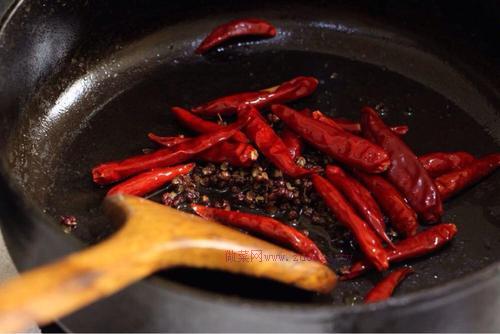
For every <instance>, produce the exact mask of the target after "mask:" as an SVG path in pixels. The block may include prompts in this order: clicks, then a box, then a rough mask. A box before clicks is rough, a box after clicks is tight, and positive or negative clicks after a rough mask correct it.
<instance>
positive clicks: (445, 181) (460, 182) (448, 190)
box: [435, 153, 500, 199]
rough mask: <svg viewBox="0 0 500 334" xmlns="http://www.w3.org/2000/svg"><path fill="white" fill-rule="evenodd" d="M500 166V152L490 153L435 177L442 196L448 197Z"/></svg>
mask: <svg viewBox="0 0 500 334" xmlns="http://www.w3.org/2000/svg"><path fill="white" fill-rule="evenodd" d="M498 167H500V153H495V154H490V155H487V156H484V157H482V158H480V159H477V160H475V161H473V162H471V163H470V164H469V165H467V166H465V167H463V168H461V169H458V170H455V171H453V172H450V173H447V174H443V175H441V176H439V177H437V178H436V179H435V182H436V185H437V188H438V189H439V193H440V194H441V198H443V199H448V198H450V197H452V196H454V195H456V194H457V193H458V192H460V191H462V190H463V189H465V188H466V187H468V186H470V185H472V184H474V183H476V182H477V181H479V180H480V179H482V178H483V177H485V176H487V175H489V174H491V173H492V172H493V171H495V170H496V169H497V168H498Z"/></svg>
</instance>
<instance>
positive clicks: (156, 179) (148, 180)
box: [107, 163, 195, 196]
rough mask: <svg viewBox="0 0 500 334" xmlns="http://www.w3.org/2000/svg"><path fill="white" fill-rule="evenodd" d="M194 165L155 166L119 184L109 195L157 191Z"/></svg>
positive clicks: (141, 193) (136, 194) (138, 194)
mask: <svg viewBox="0 0 500 334" xmlns="http://www.w3.org/2000/svg"><path fill="white" fill-rule="evenodd" d="M194 167H195V164H194V163H190V164H186V165H179V166H173V167H166V168H155V169H152V170H150V171H148V172H145V173H141V174H139V175H136V176H134V177H132V178H130V179H128V180H126V181H123V182H121V183H119V184H117V185H116V186H114V187H113V188H111V189H110V190H109V191H108V193H107V196H109V195H115V194H127V195H135V196H143V195H145V194H148V193H151V192H153V191H155V190H156V189H158V188H160V187H161V186H163V185H164V184H166V183H167V182H169V181H172V180H173V179H174V178H176V177H177V176H179V175H185V174H188V173H190V172H191V171H192V170H193V168H194Z"/></svg>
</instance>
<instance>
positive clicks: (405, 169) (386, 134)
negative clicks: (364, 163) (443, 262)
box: [361, 107, 443, 222]
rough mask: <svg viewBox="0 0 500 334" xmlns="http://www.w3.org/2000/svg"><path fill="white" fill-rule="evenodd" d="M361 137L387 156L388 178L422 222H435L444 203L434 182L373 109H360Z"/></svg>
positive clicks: (441, 212)
mask: <svg viewBox="0 0 500 334" xmlns="http://www.w3.org/2000/svg"><path fill="white" fill-rule="evenodd" d="M361 112H362V116H361V128H362V130H363V134H364V135H365V136H366V137H367V138H370V139H372V140H373V141H374V142H375V143H377V144H379V145H380V146H382V148H383V149H384V150H385V151H386V152H387V153H388V154H389V157H390V161H391V163H390V166H389V169H388V170H387V177H388V179H389V181H391V183H392V184H394V185H395V186H396V188H398V189H399V191H401V192H402V193H403V195H404V196H405V198H406V199H407V200H408V202H409V203H410V205H411V206H412V207H413V209H414V210H415V211H416V212H417V214H420V215H421V216H422V217H423V218H424V219H426V220H428V221H431V222H436V221H438V220H439V219H440V218H441V216H442V215H443V204H442V202H441V198H440V196H439V191H438V189H437V187H436V185H435V184H434V180H433V179H432V178H431V177H430V176H429V174H428V173H427V171H426V170H425V168H424V167H423V166H422V164H421V163H420V161H419V160H418V158H417V156H416V155H415V154H414V153H413V152H412V151H411V149H410V148H409V147H408V146H407V145H406V144H405V143H404V142H403V141H402V140H401V139H400V138H399V136H397V135H396V134H394V132H392V131H391V129H390V128H389V127H388V126H387V125H385V123H384V122H383V121H382V119H381V118H380V116H379V115H378V114H377V112H376V111H375V110H373V109H372V108H369V107H365V108H363V109H362V111H361Z"/></svg>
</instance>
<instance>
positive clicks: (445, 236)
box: [341, 224, 457, 280]
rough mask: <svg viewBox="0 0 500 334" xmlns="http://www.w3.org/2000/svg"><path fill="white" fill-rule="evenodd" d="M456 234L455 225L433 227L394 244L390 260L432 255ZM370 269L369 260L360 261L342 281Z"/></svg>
mask: <svg viewBox="0 0 500 334" xmlns="http://www.w3.org/2000/svg"><path fill="white" fill-rule="evenodd" d="M456 234H457V227H456V226H455V224H438V225H434V226H431V227H430V228H428V229H427V230H425V231H422V232H420V233H418V234H416V235H414V236H412V237H408V238H406V239H403V240H401V241H399V242H396V243H394V246H395V247H394V249H388V250H387V257H388V260H389V262H390V263H394V262H401V261H403V260H407V259H413V258H416V257H419V256H423V255H427V254H430V253H432V252H434V251H436V250H438V249H440V248H441V247H443V246H444V245H446V244H447V243H448V242H449V241H450V240H451V239H453V237H454V236H455V235H456ZM370 267H371V263H370V262H369V261H368V260H361V261H358V262H356V263H354V264H353V265H352V266H351V268H350V269H349V270H348V271H347V272H346V273H344V275H342V277H341V279H342V280H346V279H352V278H354V277H357V276H359V275H361V274H362V273H363V272H365V271H366V270H368V268H370Z"/></svg>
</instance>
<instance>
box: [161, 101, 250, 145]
mask: <svg viewBox="0 0 500 334" xmlns="http://www.w3.org/2000/svg"><path fill="white" fill-rule="evenodd" d="M171 110H172V113H173V114H174V116H175V118H176V119H177V120H178V121H179V122H180V123H181V124H182V125H183V126H184V127H186V128H188V129H189V130H192V131H194V132H198V133H213V132H216V131H219V130H222V129H223V128H224V125H219V124H217V123H214V122H210V121H207V120H204V119H203V118H200V117H198V116H196V115H195V114H193V113H191V112H190V111H189V110H186V109H184V108H180V107H173V108H172V109H171ZM231 141H237V142H241V143H248V138H247V136H245V134H244V133H243V132H241V131H238V132H237V133H236V134H235V135H234V136H233V137H232V138H231Z"/></svg>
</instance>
